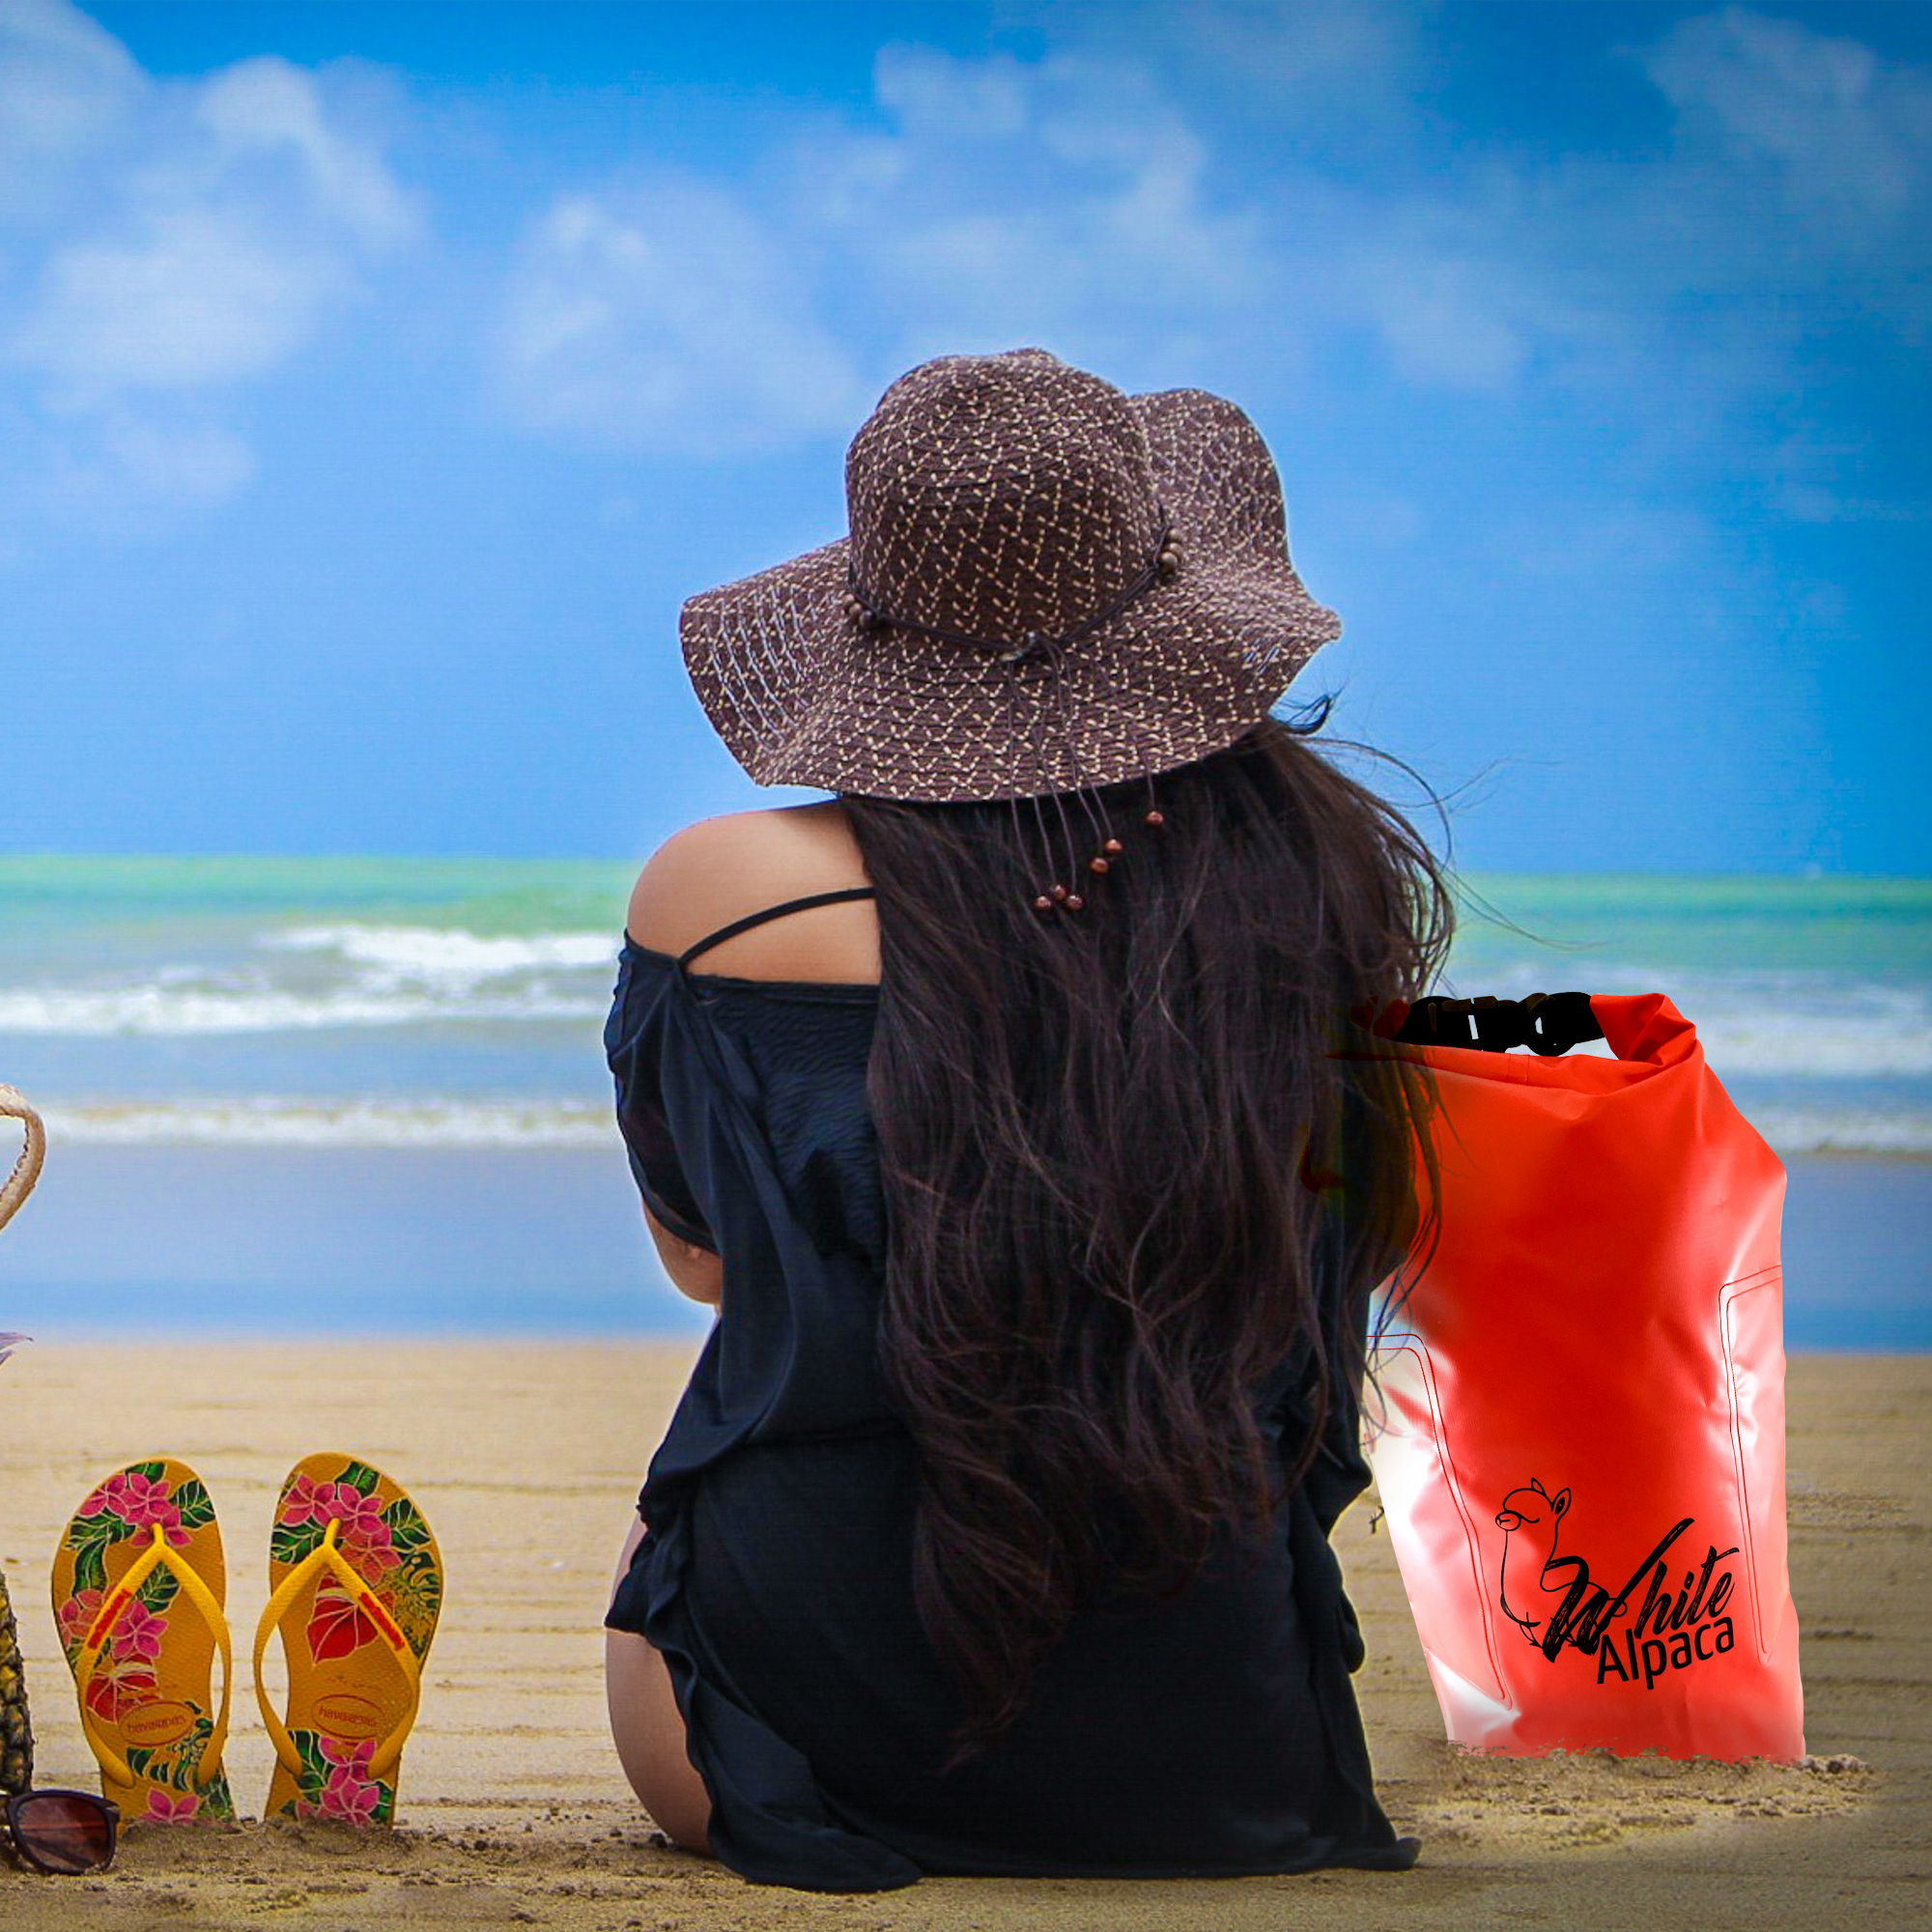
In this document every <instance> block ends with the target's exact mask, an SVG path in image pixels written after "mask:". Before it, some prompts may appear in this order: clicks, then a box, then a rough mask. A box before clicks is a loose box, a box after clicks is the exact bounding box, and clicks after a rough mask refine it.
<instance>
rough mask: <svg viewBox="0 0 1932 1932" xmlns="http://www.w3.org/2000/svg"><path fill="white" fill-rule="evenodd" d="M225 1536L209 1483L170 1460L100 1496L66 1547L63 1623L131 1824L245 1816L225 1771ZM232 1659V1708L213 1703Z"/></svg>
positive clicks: (104, 1760) (131, 1473)
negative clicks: (216, 1674)
mask: <svg viewBox="0 0 1932 1932" xmlns="http://www.w3.org/2000/svg"><path fill="white" fill-rule="evenodd" d="M226 1589H227V1573H226V1571H225V1569H224V1568H223V1565H222V1560H221V1531H220V1529H219V1527H218V1526H217V1525H216V1523H215V1520H214V1505H213V1502H211V1501H210V1500H209V1494H208V1490H207V1488H206V1486H205V1485H204V1484H203V1483H202V1480H201V1478H200V1477H199V1476H197V1475H196V1474H195V1473H194V1471H193V1470H192V1469H190V1468H189V1467H188V1466H187V1464H186V1463H176V1462H172V1461H169V1460H167V1459H166V1458H159V1457H157V1458H156V1459H155V1460H153V1461H151V1462H146V1463H129V1464H128V1467H127V1468H125V1469H118V1470H116V1471H115V1473H114V1474H113V1475H111V1476H109V1477H108V1478H107V1480H106V1481H105V1482H104V1483H102V1484H101V1485H100V1487H99V1489H97V1490H94V1491H92V1492H90V1493H89V1495H88V1497H87V1499H86V1500H85V1501H84V1502H83V1503H82V1504H81V1506H80V1508H79V1509H78V1510H77V1511H76V1512H75V1513H74V1515H73V1517H72V1519H71V1520H70V1521H69V1523H68V1526H67V1529H66V1531H65V1533H64V1534H63V1535H62V1537H61V1541H60V1548H59V1549H58V1550H56V1551H55V1553H54V1575H53V1595H54V1618H55V1621H56V1622H57V1623H58V1625H59V1627H60V1634H61V1642H62V1644H63V1646H64V1647H65V1648H66V1651H67V1661H68V1665H69V1667H70V1668H71V1670H72V1672H73V1681H74V1689H75V1690H76V1691H77V1692H78V1694H79V1697H80V1727H81V1731H82V1734H83V1735H84V1736H85V1737H86V1739H87V1744H88V1748H89V1749H90V1750H92V1751H93V1753H94V1755H95V1757H96V1759H97V1760H99V1765H100V1789H101V1793H102V1795H103V1796H104V1797H107V1798H110V1799H112V1800H113V1802H114V1803H115V1804H118V1805H119V1806H120V1807H121V1815H122V1816H123V1817H124V1818H126V1819H128V1821H129V1822H130V1823H147V1824H179V1823H182V1822H184V1821H185V1820H187V1819H190V1818H233V1817H234V1815H235V1804H234V1800H233V1799H232V1798H231V1797H230V1796H229V1791H228V1779H227V1776H226V1775H225V1774H224V1773H223V1771H222V1769H221V1747H222V1746H223V1744H224V1743H225V1742H226V1740H227V1736H228V1689H229V1681H228V1680H229V1675H230V1658H229V1649H228V1619H227V1617H226V1616H225V1615H224V1614H223V1611H222V1607H221V1605H222V1599H223V1597H224V1595H225V1594H226ZM217 1652H218V1653H219V1655H220V1658H221V1702H220V1705H219V1707H218V1708H217V1707H215V1705H214V1703H213V1690H212V1686H213V1666H214V1659H215V1656H216V1654H217Z"/></svg>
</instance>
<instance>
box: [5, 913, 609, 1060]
mask: <svg viewBox="0 0 1932 1932" xmlns="http://www.w3.org/2000/svg"><path fill="white" fill-rule="evenodd" d="M264 953H267V954H269V955H270V958H268V959H264V958H263V956H262V955H263V954H264ZM615 959H616V948H615V946H614V944H613V943H612V941H611V936H610V935H609V934H608V933H602V932H538V933H529V934H526V935H523V936H520V937H510V938H497V937H492V936H488V935H484V934H478V933H474V932H466V931H463V930H461V929H454V930H439V929H438V928H436V927H433V926H416V925H358V924H344V925H309V926H298V927H296V928H294V929H293V930H291V931H287V932H270V933H264V934H262V935H260V936H259V937H258V938H257V940H256V944H255V950H254V952H251V953H248V954H244V955H243V956H242V957H241V958H240V959H239V960H236V959H231V960H229V961H226V962H213V961H205V962H202V963H198V964H183V963H179V962H176V963H169V964H161V965H156V966H154V967H152V968H150V969H149V970H147V971H146V972H144V973H143V974H141V976H140V977H139V978H138V979H132V980H124V981H123V982H121V983H119V984H113V983H105V984H103V983H94V984H86V983H82V984H78V985H75V984H67V985H39V986H6V987H0V1034H10V1033H11V1034H28V1035H39V1036H48V1035H67V1036H72V1037H83V1038H84V1037H97V1038H98V1037H104V1036H109V1035H115V1034H150V1035H176V1034H179V1035H206V1034H250V1033H314V1032H317V1031H319V1030H321V1029H324V1028H329V1027H398V1026H421V1025H429V1024H443V1023H449V1022H461V1023H465V1024H475V1023H477V1022H490V1021H517V1020H595V1019H599V1018H601V1017H602V1015H603V1013H604V1011H605V1009H606V1006H607V1004H608V1001H609V997H610V985H611V970H612V968H613V966H614V964H615Z"/></svg>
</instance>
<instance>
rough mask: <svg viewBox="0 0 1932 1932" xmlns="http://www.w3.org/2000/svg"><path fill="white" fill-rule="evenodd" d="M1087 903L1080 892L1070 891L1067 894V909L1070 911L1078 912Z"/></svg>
mask: <svg viewBox="0 0 1932 1932" xmlns="http://www.w3.org/2000/svg"><path fill="white" fill-rule="evenodd" d="M1086 903H1087V901H1086V900H1085V899H1083V898H1082V897H1081V896H1080V895H1079V894H1078V893H1068V894H1067V895H1066V910H1067V911H1068V912H1078V911H1079V910H1080V908H1081V907H1082V906H1084V905H1085V904H1086Z"/></svg>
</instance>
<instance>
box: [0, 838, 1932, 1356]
mask: <svg viewBox="0 0 1932 1932" xmlns="http://www.w3.org/2000/svg"><path fill="white" fill-rule="evenodd" d="M633 872H634V868H633V867H627V866H624V865H618V864H607V863H602V862H590V861H524V862H501V863H498V862H486V861H479V860H462V861H446V860H309V859H190V860H183V859H150V858H140V859H70V858H0V1080H6V1081H10V1082H12V1083H13V1084H14V1085H15V1086H18V1087H19V1088H21V1089H22V1090H23V1091H25V1092H26V1093H27V1094H29V1095H30V1096H32V1097H33V1098H34V1099H35V1100H36V1102H37V1104H39V1105H40V1106H41V1107H42V1108H43V1111H44V1113H45V1114H46V1116H47V1119H48V1124H49V1131H50V1139H51V1147H52V1151H51V1153H50V1156H49V1162H48V1176H47V1180H46V1183H45V1187H44V1190H43V1194H44V1198H43V1199H41V1200H37V1201H36V1202H35V1203H34V1204H33V1206H32V1207H31V1208H29V1209H28V1210H27V1211H26V1212H25V1213H23V1214H22V1215H21V1217H20V1219H19V1220H18V1221H17V1222H16V1223H15V1224H14V1228H12V1229H10V1230H9V1231H8V1233H7V1235H6V1236H5V1238H4V1239H0V1327H23V1326H33V1325H34V1324H35V1323H36V1322H38V1323H39V1324H40V1325H41V1326H42V1327H43V1328H64V1327H71V1326H91V1325H99V1324H103V1323H104V1324H109V1325H111V1324H115V1323H118V1322H124V1321H128V1320H132V1319H136V1316H135V1313H131V1312H130V1311H138V1314H139V1319H141V1320H143V1321H147V1322H149V1323H150V1325H161V1326H166V1325H169V1324H170V1323H174V1324H177V1325H189V1326H211V1325H214V1326H219V1325H231V1326H238V1327H260V1326H263V1325H278V1326H299V1327H318V1326H322V1327H327V1326H345V1325H347V1326H357V1327H379V1328H381V1327H411V1326H414V1327H441V1326H455V1327H463V1326H472V1327H486V1328H505V1327H511V1328H514V1327H524V1328H542V1327H555V1328H565V1329H598V1328H614V1327H625V1326H634V1325H635V1326H642V1327H646V1328H663V1327H673V1328H677V1327H683V1328H688V1327H689V1326H690V1325H691V1322H692V1321H693V1320H694V1319H695V1318H694V1317H693V1316H692V1315H691V1314H690V1312H689V1311H688V1310H686V1309H685V1308H684V1307H683V1305H682V1304H680V1303H679V1302H678V1301H677V1298H676V1297H675V1296H674V1295H673V1294H672V1293H671V1292H670V1291H669V1289H668V1286H667V1285H666V1284H665V1283H664V1281H663V1278H662V1276H661V1275H660V1274H659V1273H658V1271H657V1269H656V1266H655V1263H654V1262H653V1261H652V1260H651V1258H650V1256H649V1253H648V1249H647V1247H646V1245H645V1243H644V1241H643V1238H642V1235H641V1230H640V1228H639V1222H638V1216H637V1209H636V1203H635V1197H634V1196H632V1195H631V1194H630V1192H629V1185H628V1180H627V1179H626V1177H625V1174H624V1169H623V1160H622V1155H621V1151H619V1150H618V1149H617V1146H616V1141H615V1135H614V1129H613V1128H612V1126H611V1119H610V1088H609V1080H608V1076H607V1075H606V1073H605V1069H604V1065H603V1058H602V1051H601V1044H600V1033H601V1028H602V1025H603V1020H604V1014H605V1010H606V1008H607V1005H608V1002H609V998H610V990H611V978H612V974H613V969H614V956H615V950H616V944H617V939H618V934H619V929H620V926H621V923H622V918H623V908H624V904H625V899H626V896H627V894H628V891H629V887H630V882H631V878H632V876H633ZM1566 987H1581V988H1582V989H1584V990H1585V991H1589V992H1636V991H1662V992H1665V993H1668V994H1669V995H1670V996H1671V997H1672V998H1673V999H1674V1000H1675V1001H1676V1002H1677V1004H1678V1006H1679V1007H1680V1008H1681V1009H1683V1010H1684V1011H1685V1012H1686V1013H1687V1014H1689V1015H1690V1017H1691V1018H1692V1019H1694V1020H1695V1021H1696V1022H1697V1024H1698V1028H1699V1032H1700V1035H1701V1037H1702V1038H1703V1040H1704V1043H1705V1047H1706V1051H1707V1054H1708V1057H1709V1060H1710V1063H1711V1065H1712V1066H1713V1067H1714V1068H1715V1069H1716V1070H1717V1071H1718V1073H1719V1076H1720V1077H1721V1078H1722V1079H1723V1080H1724V1082H1725V1084H1726V1086H1727V1087H1728V1089H1729V1090H1730V1092H1731V1094H1732V1095H1733V1097H1734V1098H1735V1099H1736V1100H1737V1101H1738V1103H1739V1105H1740V1106H1741V1107H1742V1108H1743V1109H1744V1111H1745V1112H1746V1114H1747V1116H1748V1117H1749V1118H1750V1119H1751V1120H1752V1121H1753V1122H1754V1123H1755V1124H1756V1125H1757V1126H1758V1128H1759V1130H1760V1131H1761V1132H1763V1133H1764V1135H1765V1136H1766V1138H1767V1139H1768V1140H1769V1141H1770V1142H1771V1143H1772V1145H1773V1146H1774V1147H1776V1148H1777V1149H1778V1150H1779V1151H1780V1152H1782V1153H1784V1154H1785V1155H1786V1156H1787V1159H1788V1161H1789V1162H1790V1163H1791V1165H1792V1169H1793V1187H1792V1202H1791V1208H1790V1210H1789V1212H1788V1216H1787V1249H1788V1250H1789V1251H1790V1252H1791V1253H1793V1254H1794V1255H1804V1254H1805V1253H1807V1250H1806V1243H1807V1242H1810V1243H1811V1244H1812V1247H1813V1249H1815V1255H1816V1267H1815V1270H1814V1271H1815V1272H1816V1273H1817V1274H1818V1276H1819V1278H1820V1281H1821V1283H1822V1282H1823V1281H1824V1280H1825V1278H1826V1277H1827V1276H1832V1277H1833V1279H1835V1280H1836V1281H1837V1282H1838V1284H1839V1286H1838V1287H1837V1288H1836V1289H1835V1290H1834V1291H1833V1293H1831V1294H1827V1293H1824V1291H1823V1288H1822V1287H1821V1292H1820V1295H1819V1297H1817V1308H1818V1310H1819V1311H1822V1312H1817V1313H1816V1319H1815V1320H1814V1316H1813V1313H1804V1310H1808V1309H1810V1308H1811V1303H1809V1302H1807V1301H1806V1300H1805V1297H1804V1294H1802V1293H1798V1292H1797V1290H1796V1289H1795V1288H1794V1290H1793V1295H1792V1306H1793V1308H1794V1311H1797V1312H1795V1313H1794V1329H1795V1330H1797V1329H1799V1328H1803V1331H1804V1335H1803V1337H1801V1339H1803V1338H1804V1337H1808V1338H1809V1339H1810V1340H1811V1341H1812V1342H1814V1343H1821V1344H1830V1343H1833V1342H1835V1343H1836V1344H1837V1345H1839V1346H1891V1347H1899V1346H1911V1347H1923V1346H1932V1282H1928V1273H1929V1272H1932V1236H1928V1234H1927V1232H1926V1231H1927V1229H1928V1228H1932V1197H1928V1193H1927V1188H1926V1181H1927V1179H1928V1177H1932V882H1927V881H1918V880H1857V879H1852V880H1846V879H1819V880H1795V879H1792V880H1786V879H1777V880H1771V879H1736V878H1728V879H1712V880H1697V879H1682V878H1630V877H1597V876H1560V877H1521V878H1518V877H1498V876H1490V877H1477V878H1475V879H1474V880H1472V881H1471V882H1470V883H1469V888H1468V895H1467V899H1466V902H1465V904H1464V906H1463V926H1462V933H1461V937H1460V938H1459V941H1458V945H1457V948H1456V952H1455V955H1454V957H1453V959H1452V962H1451V967H1450V972H1449V975H1448V980H1447V982H1446V985H1445V990H1452V991H1457V992H1463V993H1469V992H1493V993H1498V994H1505V995H1512V996H1516V995H1520V994H1522V993H1524V992H1529V991H1533V990H1537V989H1543V990H1548V991H1557V990H1561V989H1563V988H1566ZM1848 1175H1852V1176H1855V1177H1858V1179H1856V1184H1854V1182H1853V1181H1852V1180H1848V1179H1847V1178H1846V1177H1847V1176H1848ZM1811 1177H1815V1178H1811ZM1794 1242H1795V1243H1796V1247H1795V1248H1794V1247H1793V1243H1794ZM1855 1250H1856V1255H1854V1251H1855ZM1848 1257H1851V1259H1847V1258H1848ZM1834 1270H1835V1273H1834ZM1847 1283H1849V1284H1850V1286H1849V1287H1848V1286H1846V1285H1845V1284H1847ZM1861 1309H1862V1311H1863V1312H1862V1313H1859V1310H1861ZM1801 1315H1802V1320H1801V1319H1800V1317H1801ZM1805 1324H1809V1325H1808V1326H1807V1325H1805Z"/></svg>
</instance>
